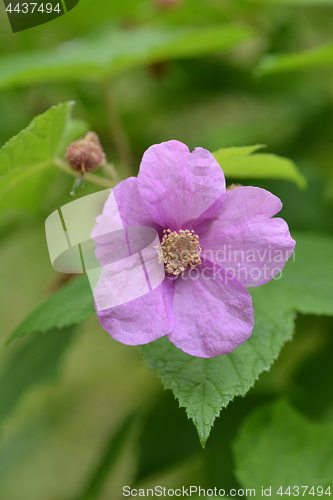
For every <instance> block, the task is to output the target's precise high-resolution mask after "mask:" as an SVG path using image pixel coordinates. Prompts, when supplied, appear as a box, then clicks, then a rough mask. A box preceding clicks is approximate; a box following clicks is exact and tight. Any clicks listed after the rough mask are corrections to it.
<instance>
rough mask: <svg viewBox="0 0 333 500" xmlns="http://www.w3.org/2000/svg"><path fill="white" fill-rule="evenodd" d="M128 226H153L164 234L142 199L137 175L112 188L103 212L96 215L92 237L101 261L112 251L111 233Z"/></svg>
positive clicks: (97, 255)
mask: <svg viewBox="0 0 333 500" xmlns="http://www.w3.org/2000/svg"><path fill="white" fill-rule="evenodd" d="M127 226H148V227H153V228H154V229H156V231H157V232H158V233H159V235H160V236H161V234H162V231H161V228H160V227H159V226H158V225H157V224H155V223H154V222H153V220H152V218H151V216H150V215H149V213H148V211H147V209H146V207H145V205H144V203H143V201H142V199H141V196H140V194H139V191H138V181H137V178H136V177H129V178H128V179H125V180H123V181H122V182H120V183H119V184H118V185H117V186H116V187H115V188H114V189H112V190H111V193H110V195H109V197H108V199H107V200H106V202H105V204H104V207H103V213H102V214H101V215H99V216H98V217H96V225H95V226H94V228H93V231H92V233H91V238H93V239H94V240H95V244H96V252H95V253H96V258H97V259H98V261H99V262H102V261H103V260H104V259H105V258H106V257H107V255H108V254H109V252H110V245H109V244H108V242H109V237H110V233H112V232H113V231H117V230H120V229H124V227H127ZM103 235H104V236H103Z"/></svg>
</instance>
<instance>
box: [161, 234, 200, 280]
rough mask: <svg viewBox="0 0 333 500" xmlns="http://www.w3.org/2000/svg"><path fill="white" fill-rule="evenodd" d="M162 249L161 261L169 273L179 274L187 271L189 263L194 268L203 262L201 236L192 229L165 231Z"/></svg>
mask: <svg viewBox="0 0 333 500" xmlns="http://www.w3.org/2000/svg"><path fill="white" fill-rule="evenodd" d="M163 233H164V234H163V239H162V241H161V250H158V256H159V261H160V262H164V265H165V270H166V272H167V273H168V274H174V275H175V276H177V275H178V274H180V273H182V272H184V271H185V269H186V267H187V266H188V265H189V266H190V267H191V269H194V268H195V267H196V266H197V265H198V264H201V260H200V253H201V247H200V244H199V237H198V236H197V235H196V234H195V233H194V231H193V229H192V231H189V230H188V229H186V230H185V231H184V230H183V229H181V230H180V231H179V232H178V233H177V232H176V231H173V232H171V230H170V229H167V230H165V229H164V231H163Z"/></svg>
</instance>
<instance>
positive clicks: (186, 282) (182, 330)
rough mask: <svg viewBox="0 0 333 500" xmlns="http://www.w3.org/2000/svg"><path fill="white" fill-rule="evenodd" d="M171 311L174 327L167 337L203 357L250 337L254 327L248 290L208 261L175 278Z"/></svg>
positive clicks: (219, 351) (224, 352)
mask: <svg viewBox="0 0 333 500" xmlns="http://www.w3.org/2000/svg"><path fill="white" fill-rule="evenodd" d="M195 271H197V272H195ZM191 276H192V279H191ZM195 277H197V279H193V278H195ZM166 281H168V280H166ZM173 310H174V314H175V327H174V329H173V330H172V332H171V333H169V334H168V335H167V337H168V339H169V340H170V341H171V342H172V343H173V344H175V346H177V347H179V349H182V350H183V351H185V352H187V353H189V354H191V355H192V356H198V357H202V358H210V357H214V356H219V355H220V354H227V353H229V352H231V351H232V350H234V349H235V348H236V347H238V346H239V345H240V344H242V343H243V342H245V341H246V340H247V339H248V338H249V337H250V335H251V333H252V330H253V326H254V319H253V306H252V299H251V296H250V294H249V292H248V291H247V290H246V288H245V287H244V286H243V285H241V283H239V281H237V280H236V279H234V278H232V277H230V276H228V274H227V273H226V271H225V270H224V269H222V268H221V267H219V266H217V265H216V264H215V266H214V265H213V264H211V263H209V262H208V263H205V264H203V265H202V266H200V267H199V268H196V269H193V270H191V271H189V272H187V273H185V274H184V277H183V278H182V277H179V278H178V279H177V281H176V282H175V294H174V304H173Z"/></svg>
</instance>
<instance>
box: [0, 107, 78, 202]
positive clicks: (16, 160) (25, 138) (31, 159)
mask: <svg viewBox="0 0 333 500" xmlns="http://www.w3.org/2000/svg"><path fill="white" fill-rule="evenodd" d="M72 106H73V103H72V102H67V103H63V104H58V105H57V106H53V107H52V108H50V109H49V110H48V111H46V112H45V113H43V114H42V115H39V116H37V117H36V118H34V120H33V121H32V122H31V123H30V125H29V126H28V127H27V128H26V129H24V130H22V131H21V132H20V133H19V134H17V135H16V136H14V137H13V138H12V139H10V140H9V141H8V142H7V143H6V144H5V145H4V146H3V147H2V148H1V149H0V209H4V208H8V207H16V208H28V209H36V208H37V207H38V206H39V203H40V197H41V196H40V195H41V192H42V189H44V188H45V186H46V185H47V184H48V183H49V180H50V179H51V178H52V177H53V175H54V174H55V173H56V169H55V168H54V169H52V168H51V167H52V166H53V158H54V157H55V156H56V155H57V154H58V152H59V151H60V150H63V148H64V138H65V137H67V135H68V134H69V137H72V136H73V127H74V125H73V127H72V128H71V129H69V128H68V127H69V125H68V122H69V121H70V112H71V108H72ZM77 125H78V124H77V123H76V127H77ZM81 128H82V125H81ZM20 188H21V189H20ZM18 190H19V191H18Z"/></svg>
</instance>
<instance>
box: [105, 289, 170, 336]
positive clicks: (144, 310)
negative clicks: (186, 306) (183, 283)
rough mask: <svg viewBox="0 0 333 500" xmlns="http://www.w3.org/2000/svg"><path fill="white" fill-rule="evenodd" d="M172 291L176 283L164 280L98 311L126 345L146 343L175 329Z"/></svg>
mask: <svg viewBox="0 0 333 500" xmlns="http://www.w3.org/2000/svg"><path fill="white" fill-rule="evenodd" d="M173 292H174V283H173V282H171V281H169V280H164V281H163V283H162V284H161V285H159V286H158V287H157V288H155V289H154V290H152V291H151V292H149V293H148V294H146V295H143V296H142V297H139V298H137V299H135V300H132V301H130V302H127V303H126V304H122V305H119V306H115V307H112V308H110V309H107V310H104V311H97V316H98V321H99V322H100V324H101V326H102V327H103V328H104V330H106V331H107V332H108V333H109V334H110V335H111V337H112V338H113V339H115V340H117V341H118V342H122V343H123V344H127V345H139V344H147V343H148V342H152V341H153V340H156V339H158V338H160V337H163V335H165V334H166V333H169V332H170V331H171V330H172V329H173V326H174V314H173V311H172V301H173Z"/></svg>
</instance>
